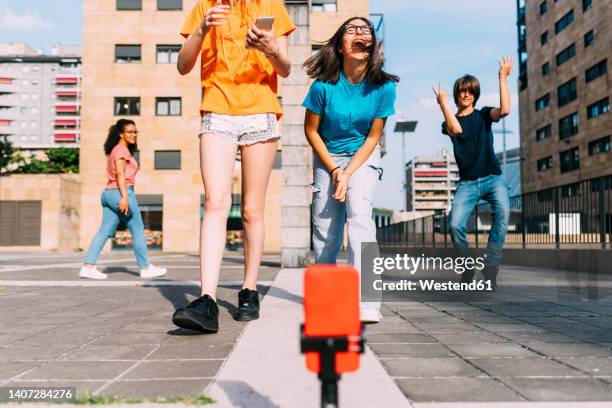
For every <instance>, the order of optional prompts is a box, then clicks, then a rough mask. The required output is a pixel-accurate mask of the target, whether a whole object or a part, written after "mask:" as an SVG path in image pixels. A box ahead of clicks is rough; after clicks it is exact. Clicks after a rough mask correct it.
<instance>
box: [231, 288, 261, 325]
mask: <svg viewBox="0 0 612 408" xmlns="http://www.w3.org/2000/svg"><path fill="white" fill-rule="evenodd" d="M256 319H259V294H258V293H257V291H256V290H251V289H247V288H244V289H242V290H241V291H240V292H238V311H237V312H236V320H241V321H248V320H256Z"/></svg>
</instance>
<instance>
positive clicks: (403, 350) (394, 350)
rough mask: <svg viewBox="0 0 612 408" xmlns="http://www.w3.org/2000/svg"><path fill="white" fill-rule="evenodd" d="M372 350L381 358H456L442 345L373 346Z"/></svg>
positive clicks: (371, 346)
mask: <svg viewBox="0 0 612 408" xmlns="http://www.w3.org/2000/svg"><path fill="white" fill-rule="evenodd" d="M370 349H372V351H374V353H376V355H377V356H378V357H379V358H382V357H389V358H398V357H423V358H426V357H427V358H434V357H456V355H455V354H453V352H451V351H450V350H448V349H447V348H445V347H444V346H442V345H440V344H372V345H370Z"/></svg>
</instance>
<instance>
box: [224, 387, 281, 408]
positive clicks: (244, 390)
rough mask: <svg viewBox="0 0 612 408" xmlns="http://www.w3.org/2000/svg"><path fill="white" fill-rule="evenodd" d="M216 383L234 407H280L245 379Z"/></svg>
mask: <svg viewBox="0 0 612 408" xmlns="http://www.w3.org/2000/svg"><path fill="white" fill-rule="evenodd" d="M216 384H217V385H218V386H219V387H220V388H221V389H222V390H223V391H224V392H225V394H226V395H227V396H228V397H229V399H230V401H231V404H232V406H233V407H239V408H280V405H277V404H275V403H274V402H273V401H272V400H271V399H270V397H268V396H265V395H262V394H260V393H259V392H257V391H256V390H255V389H254V388H253V387H251V386H250V385H249V384H247V383H245V382H244V381H217V382H216ZM247 401H248V402H247Z"/></svg>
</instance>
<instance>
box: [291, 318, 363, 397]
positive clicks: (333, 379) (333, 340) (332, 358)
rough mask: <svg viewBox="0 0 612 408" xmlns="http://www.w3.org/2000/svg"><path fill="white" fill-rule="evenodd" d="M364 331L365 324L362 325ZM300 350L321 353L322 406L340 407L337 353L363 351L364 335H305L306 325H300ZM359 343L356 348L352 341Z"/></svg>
mask: <svg viewBox="0 0 612 408" xmlns="http://www.w3.org/2000/svg"><path fill="white" fill-rule="evenodd" d="M361 332H362V333H363V325H362V326H361ZM300 335H301V336H300V337H301V340H300V350H301V352H302V353H306V352H311V351H314V352H317V353H319V361H320V364H321V368H320V371H319V380H321V407H322V408H337V407H338V381H339V380H340V375H339V374H336V353H337V352H339V351H349V350H350V351H358V352H359V353H363V351H364V347H365V345H364V340H363V335H359V336H357V338H354V339H353V337H354V336H351V337H348V336H335V337H319V336H308V337H307V336H306V335H304V325H303V324H302V325H301V327H300ZM355 342H356V343H357V345H356V346H354V345H353V346H352V347H356V348H355V349H354V350H353V349H352V347H351V343H353V344H354V343H355Z"/></svg>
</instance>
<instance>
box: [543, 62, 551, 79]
mask: <svg viewBox="0 0 612 408" xmlns="http://www.w3.org/2000/svg"><path fill="white" fill-rule="evenodd" d="M549 73H550V64H549V63H548V62H546V63H545V64H544V65H542V76H546V75H548V74H549Z"/></svg>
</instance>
